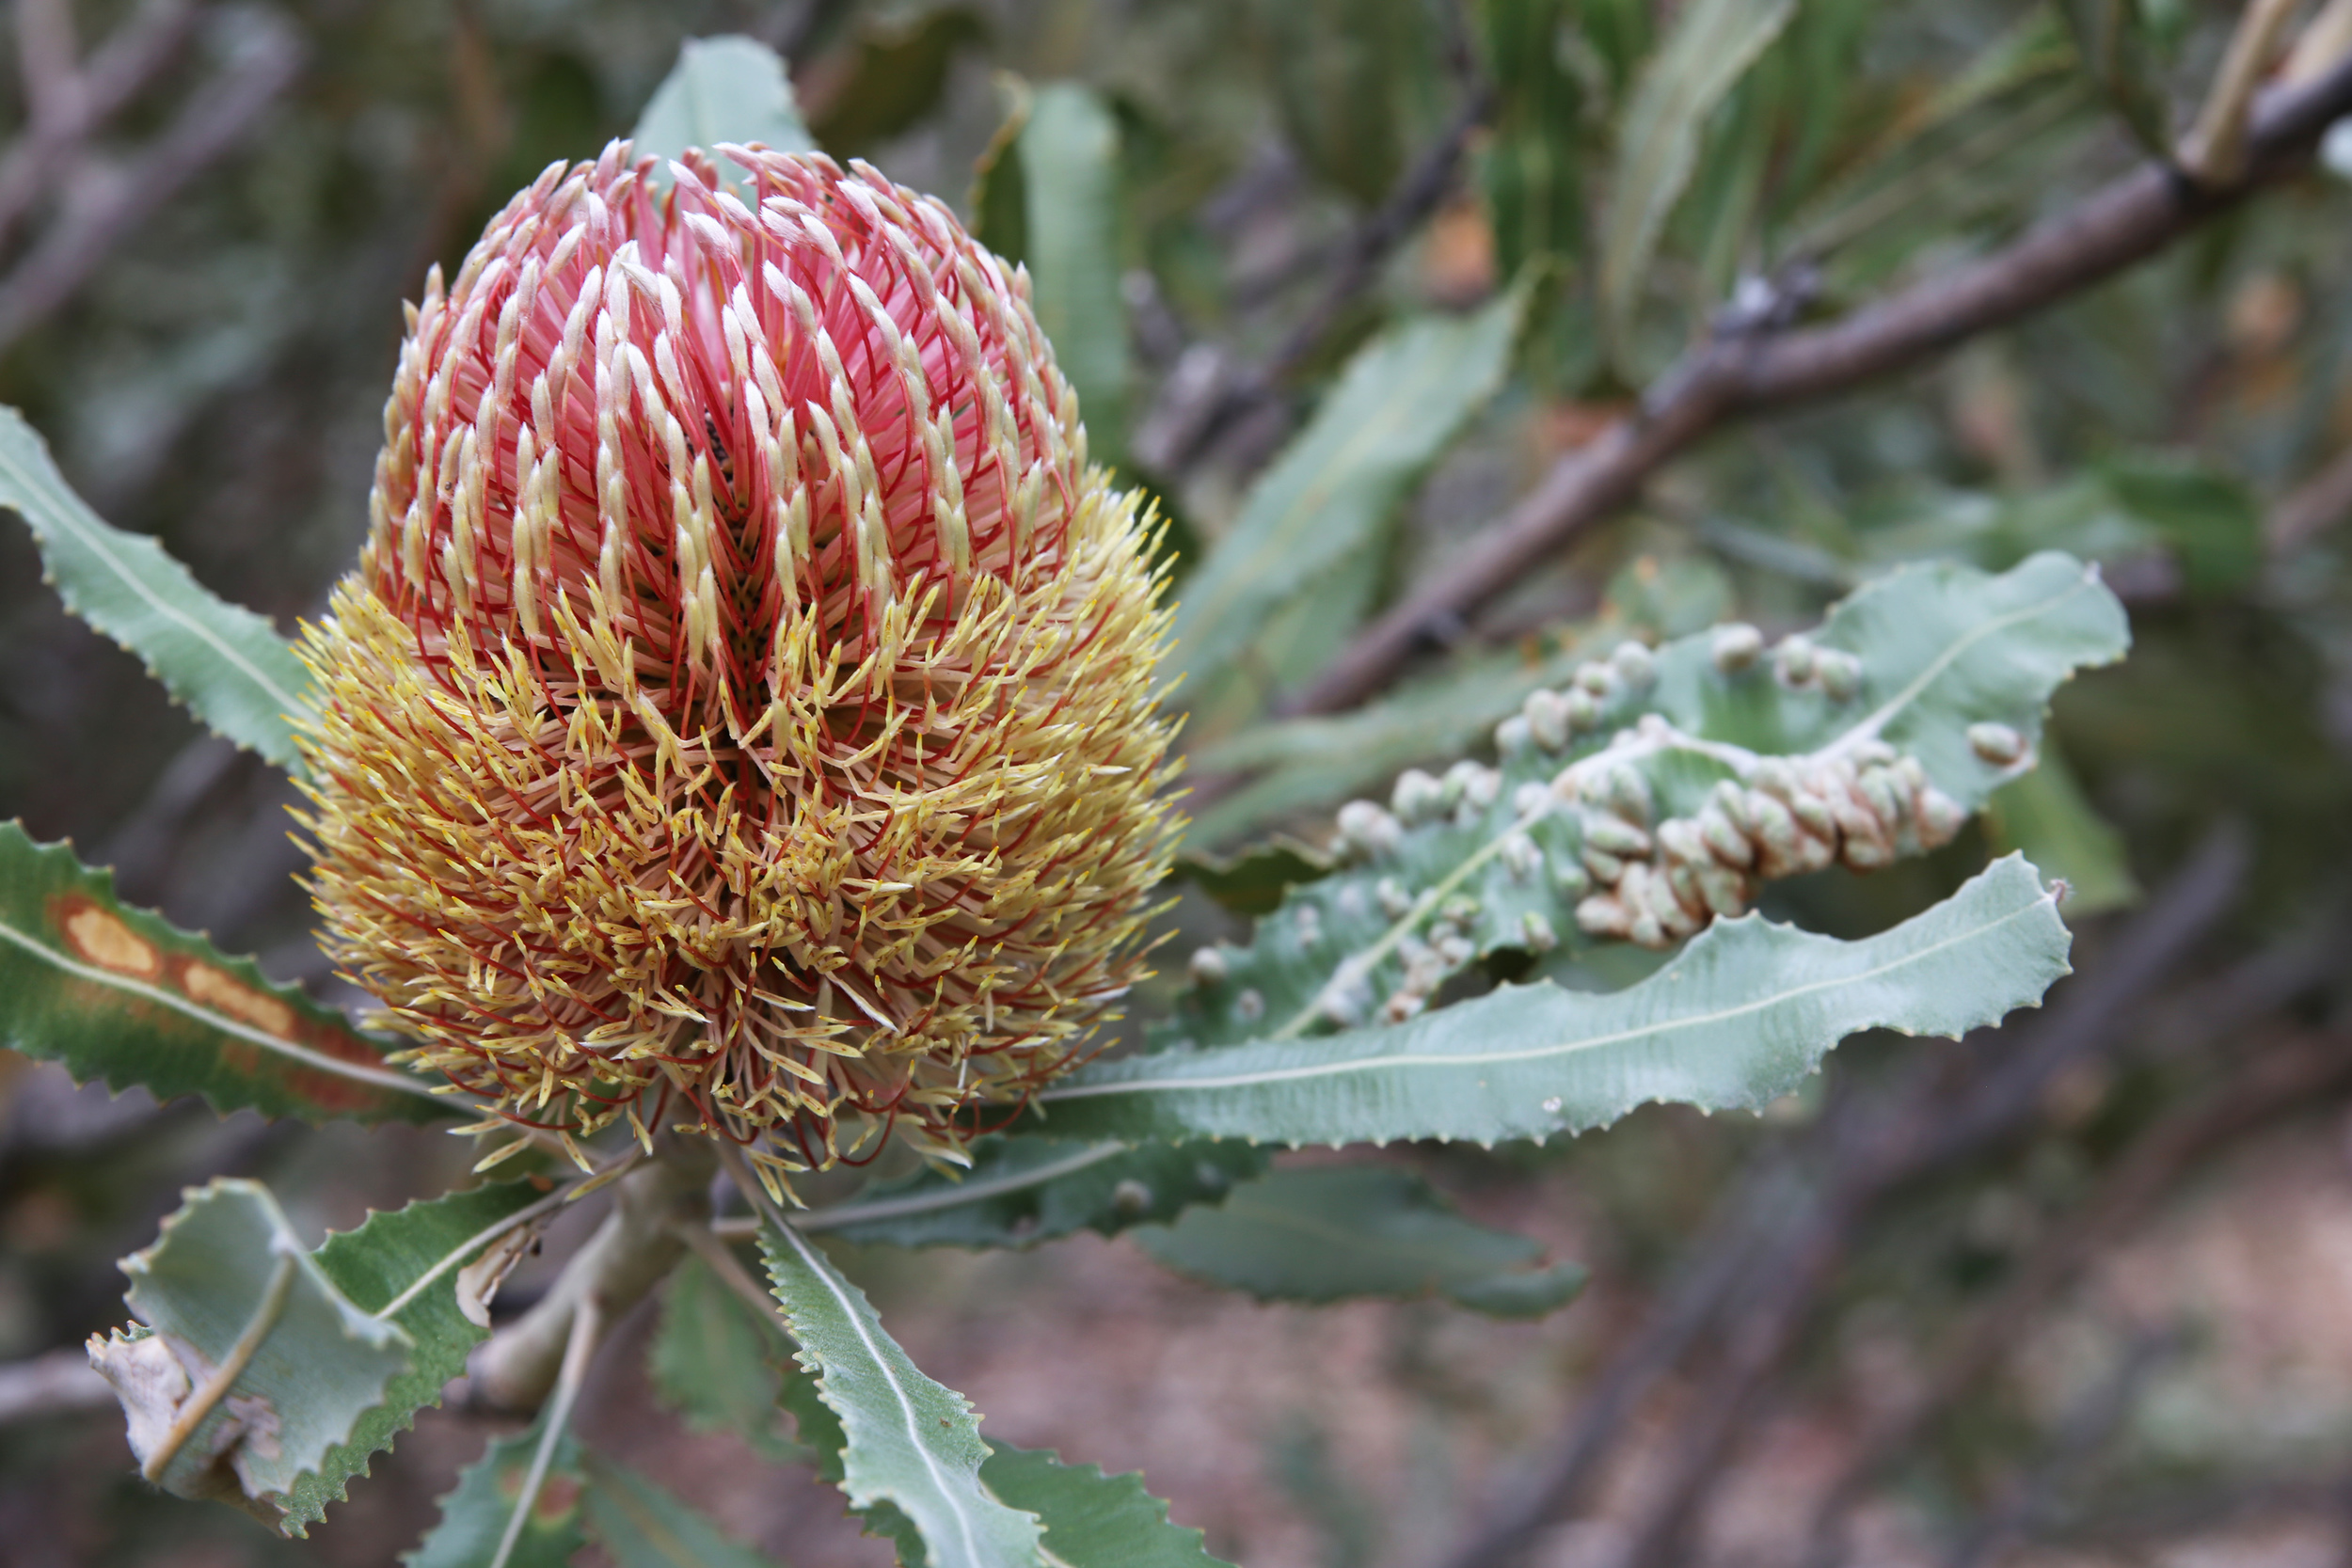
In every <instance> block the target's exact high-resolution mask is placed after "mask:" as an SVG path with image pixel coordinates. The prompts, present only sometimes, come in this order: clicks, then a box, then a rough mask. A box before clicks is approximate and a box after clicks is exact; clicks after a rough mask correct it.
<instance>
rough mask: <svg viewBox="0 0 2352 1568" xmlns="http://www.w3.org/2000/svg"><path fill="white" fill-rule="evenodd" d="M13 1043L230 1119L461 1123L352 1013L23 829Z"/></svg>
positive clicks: (13, 867)
mask: <svg viewBox="0 0 2352 1568" xmlns="http://www.w3.org/2000/svg"><path fill="white" fill-rule="evenodd" d="M0 1045H6V1046H8V1047H9V1048H10V1049H12V1050H16V1051H21V1052H23V1053H24V1054H25V1055H27V1056H36V1057H40V1058H42V1059H45V1060H49V1061H56V1062H62V1063H64V1064H65V1067H66V1070H67V1071H69V1072H71V1073H72V1075H73V1077H74V1080H75V1081H76V1082H77V1083H89V1082H91V1081H92V1080H97V1081H100V1082H103V1083H104V1084H105V1085H107V1086H108V1087H110V1088H113V1089H118V1090H119V1089H126V1088H129V1087H130V1086H131V1085H135V1084H136V1085H143V1086H145V1087H146V1088H148V1089H150V1090H151V1091H153V1093H154V1094H155V1095H156V1096H157V1097H158V1098H159V1099H164V1100H170V1099H173V1098H175V1097H177V1096H180V1095H186V1094H197V1095H202V1096H203V1097H204V1099H205V1100H206V1101H208V1102H209V1103H210V1104H211V1105H212V1106H213V1108H214V1109H215V1110H217V1111H224V1112H225V1111H233V1110H238V1109H241V1108H245V1107H250V1108H252V1109H254V1110H257V1111H259V1112H261V1113H262V1115H263V1116H266V1117H300V1118H302V1119H303V1120H305V1121H314V1122H317V1121H331V1120H334V1119H336V1118H337V1117H350V1118H351V1119H353V1120H356V1121H389V1120H401V1121H433V1120H437V1119H440V1118H443V1117H448V1116H450V1115H452V1114H453V1112H454V1111H455V1110H456V1109H457V1107H456V1105H455V1104H454V1103H453V1101H450V1100H449V1099H448V1098H447V1097H445V1096H436V1095H435V1094H434V1093H433V1092H432V1088H431V1085H429V1084H427V1083H426V1082H425V1081H424V1080H422V1079H421V1078H417V1077H413V1076H411V1075H410V1074H408V1073H405V1072H403V1071H401V1070H400V1069H397V1068H394V1067H391V1066H389V1064H387V1063H386V1062H385V1060H384V1056H383V1053H384V1049H385V1046H384V1044H383V1042H381V1041H378V1040H375V1039H373V1038H372V1037H369V1036H366V1035H363V1034H361V1033H359V1032H358V1030H356V1029H354V1028H353V1027H352V1026H351V1024H350V1022H348V1021H347V1020H345V1019H344V1018H343V1016H342V1014H341V1013H339V1012H336V1011H335V1010H334V1009H333V1008H331V1007H326V1006H320V1005H319V1004H318V1003H316V1002H313V1001H311V1000H310V998H309V997H307V996H305V995H304V994H303V993H302V992H301V990H299V989H297V988H295V987H293V986H279V985H274V984H272V983H271V982H270V981H269V980H268V979H266V978H264V977H263V976H262V973H261V971H259V970H258V969H256V968H254V966H253V960H252V959H250V958H231V957H230V956H228V955H226V954H224V953H221V952H219V951H218V950H217V949H215V947H214V946H213V944H212V943H211V942H207V941H205V940H204V939H203V938H202V937H200V936H198V935H196V934H195V933H193V932H189V931H183V930H181V929H180V928H179V927H176V926H174V925H172V924H171V923H170V922H169V921H167V920H166V919H164V918H163V917H162V916H161V915H159V914H156V913H154V912H153V911H150V910H142V909H138V908H136V907H135V906H133V905H129V904H125V903H123V902H121V901H120V900H119V899H118V898H117V897H116V896H115V890H114V875H113V873H111V872H106V871H93V870H91V869H90V868H89V867H87V866H85V865H83V864H82V863H80V862H79V861H78V860H76V859H74V856H73V851H72V848H71V847H68V846H66V845H62V844H36V843H34V842H33V841H32V839H31V838H30V837H28V836H27V835H26V834H25V832H24V828H23V827H22V826H21V825H19V824H17V823H14V822H0Z"/></svg>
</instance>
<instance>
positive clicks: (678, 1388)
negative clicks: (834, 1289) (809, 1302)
mask: <svg viewBox="0 0 2352 1568" xmlns="http://www.w3.org/2000/svg"><path fill="white" fill-rule="evenodd" d="M663 1291H664V1293H663V1295H662V1298H661V1326H660V1330H659V1331H658V1332H657V1333H656V1334H655V1336H654V1341H653V1353H652V1361H651V1370H652V1374H653V1386H654V1390H655V1392H657V1393H658V1394H660V1396H661V1400H662V1402H663V1403H665V1404H667V1405H668V1406H669V1407H670V1408H671V1409H673V1410H675V1411H676V1412H678V1413H679V1414H680V1415H681V1416H683V1417H684V1418H686V1424H687V1425H688V1426H690V1427H691V1428H693V1429H694V1430H695V1431H697V1432H731V1433H735V1434H736V1435H737V1436H739V1437H741V1438H742V1439H743V1440H744V1441H745V1442H747V1443H749V1444H751V1445H752V1447H753V1448H755V1449H758V1450H759V1451H760V1452H761V1453H763V1454H765V1455H766V1456H767V1457H768V1458H770V1459H775V1460H783V1459H788V1458H792V1457H795V1455H794V1452H793V1449H792V1447H791V1445H789V1444H787V1443H786V1442H785V1441H784V1440H783V1439H782V1437H781V1436H780V1435H779V1434H778V1433H777V1431H776V1399H777V1396H778V1394H779V1393H780V1392H781V1391H782V1374H781V1373H780V1372H779V1371H778V1370H777V1369H776V1367H775V1366H774V1365H772V1363H773V1362H774V1361H775V1360H776V1359H777V1358H778V1355H779V1354H780V1352H781V1349H782V1347H783V1344H784V1334H783V1325H781V1324H780V1323H775V1322H774V1321H773V1319H772V1318H771V1319H770V1320H769V1321H767V1322H761V1321H759V1320H758V1319H756V1318H755V1317H753V1315H752V1312H751V1308H750V1307H749V1306H748V1305H746V1304H745V1303H744V1302H743V1301H742V1299H741V1298H739V1296H737V1295H736V1293H735V1292H734V1291H730V1290H728V1289H727V1288H726V1286H725V1285H724V1284H723V1283H722V1282H721V1281H720V1280H719V1278H718V1276H717V1275H713V1274H712V1273H711V1272H710V1270H709V1269H707V1268H706V1267H705V1266H704V1265H703V1263H702V1261H701V1260H700V1259H696V1258H693V1257H691V1256H690V1257H688V1258H686V1259H684V1260H683V1261H681V1262H680V1263H679V1264H678V1266H677V1267H676V1269H675V1270H674V1271H672V1273H671V1275H670V1282H669V1284H668V1285H666V1286H665V1287H663Z"/></svg>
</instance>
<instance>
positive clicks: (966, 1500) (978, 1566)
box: [760, 1226, 1040, 1568]
mask: <svg viewBox="0 0 2352 1568" xmlns="http://www.w3.org/2000/svg"><path fill="white" fill-rule="evenodd" d="M760 1250H761V1252H762V1254H763V1255H764V1256H765V1257H766V1259H767V1260H768V1275H769V1278H770V1279H771V1281H772V1282H773V1285H774V1289H775V1294H776V1300H777V1301H778V1302H780V1303H782V1304H783V1307H784V1319H785V1326H786V1327H787V1328H788V1329H789V1330H790V1331H791V1334H792V1338H794V1339H796V1340H798V1341H799V1343H800V1346H801V1349H800V1357H799V1358H800V1362H801V1365H802V1366H803V1367H804V1368H806V1369H807V1370H809V1371H811V1372H813V1373H815V1374H816V1379H817V1393H818V1397H819V1398H821V1399H822V1400H823V1402H825V1404H826V1405H827V1406H828V1407H830V1408H831V1409H832V1410H833V1412H834V1414H835V1415H836V1416H838V1417H839V1418H841V1427H842V1432H843V1434H844V1442H843V1446H842V1449H841V1475H842V1479H841V1481H840V1485H841V1489H842V1490H843V1492H845V1493H846V1494H848V1496H849V1498H850V1506H852V1507H854V1508H858V1509H861V1510H874V1509H877V1508H878V1507H881V1506H883V1505H887V1506H889V1507H892V1508H895V1509H897V1510H898V1512H899V1513H903V1514H904V1515H905V1516H906V1518H907V1519H908V1520H909V1521H911V1522H912V1523H913V1525H914V1528H916V1529H917V1530H918V1531H920V1533H921V1536H922V1539H923V1542H924V1544H925V1545H926V1546H927V1547H928V1548H929V1551H930V1560H931V1561H932V1562H933V1563H935V1564H937V1565H938V1568H1034V1565H1035V1564H1037V1563H1038V1562H1039V1561H1040V1559H1039V1556H1038V1536H1039V1525H1038V1522H1037V1520H1036V1519H1035V1518H1034V1517H1033V1516H1031V1515H1029V1514H1026V1513H1021V1512H1019V1511H1018V1510H1015V1509H1010V1508H1007V1507H1006V1506H1005V1505H1004V1504H1003V1503H1001V1502H998V1501H997V1500H996V1499H995V1498H994V1497H992V1496H991V1495H990V1494H989V1491H988V1488H987V1487H985V1486H984V1485H982V1484H981V1482H980V1477H979V1470H980V1465H981V1463H982V1462H983V1461H985V1460H986V1459H987V1457H988V1445H987V1444H986V1443H984V1442H982V1441H981V1439H980V1423H979V1418H978V1417H977V1415H976V1414H974V1412H973V1409H972V1406H971V1404H970V1402H968V1401H966V1400H965V1399H964V1398H963V1396H962V1395H961V1394H958V1393H956V1392H955V1391H954V1390H953V1389H950V1388H947V1387H946V1386H943V1385H941V1384H939V1383H936V1382H934V1381H932V1380H931V1379H930V1378H929V1377H926V1376H924V1375H923V1373H922V1371H921V1370H919V1369H917V1368H916V1366H915V1365H914V1362H913V1361H912V1360H911V1359H909V1358H908V1356H907V1354H906V1352H905V1351H903V1350H901V1349H899V1348H898V1342H897V1341H896V1340H894V1339H892V1338H890V1336H889V1334H888V1333H887V1332H885V1331H884V1330H883V1328H882V1320H881V1318H879V1317H878V1316H876V1315H875V1312H874V1308H873V1305H872V1304H871V1303H869V1302H868V1301H867V1300H866V1292H865V1291H861V1290H859V1289H858V1288H857V1287H856V1286H855V1285H853V1284H851V1283H850V1281H849V1280H848V1279H846V1278H844V1277H843V1276H842V1275H841V1272H840V1271H839V1270H838V1269H836V1268H834V1266H833V1263H832V1261H831V1260H830V1259H827V1258H826V1257H825V1255H824V1254H823V1253H821V1252H819V1251H818V1250H817V1246H816V1243H813V1242H811V1241H810V1240H809V1239H808V1238H807V1237H806V1236H803V1235H802V1234H801V1233H800V1232H798V1231H797V1230H794V1231H783V1232H779V1231H778V1230H777V1229H776V1228H775V1227H772V1226H771V1227H768V1228H767V1229H766V1230H764V1231H763V1232H762V1234H761V1239H760ZM803 1440H804V1441H805V1440H806V1438H805V1435H804V1437H803Z"/></svg>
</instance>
